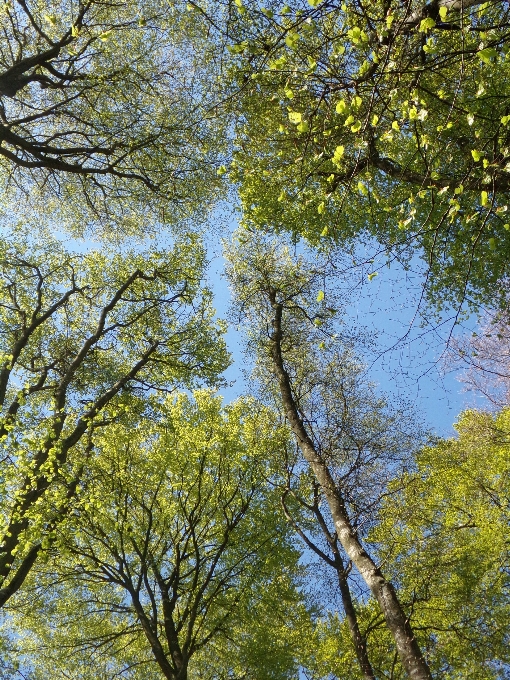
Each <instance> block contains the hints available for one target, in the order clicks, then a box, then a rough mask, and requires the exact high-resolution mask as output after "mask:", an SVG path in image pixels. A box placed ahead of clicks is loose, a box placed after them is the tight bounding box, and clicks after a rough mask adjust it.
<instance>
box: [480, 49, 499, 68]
mask: <svg viewBox="0 0 510 680" xmlns="http://www.w3.org/2000/svg"><path fill="white" fill-rule="evenodd" d="M478 56H479V57H480V59H481V60H482V61H483V62H484V63H486V64H489V63H490V60H491V59H493V58H494V57H497V56H498V53H497V51H496V50H495V49H494V48H493V47H486V48H485V49H483V50H480V52H478Z"/></svg>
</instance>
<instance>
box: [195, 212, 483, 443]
mask: <svg viewBox="0 0 510 680" xmlns="http://www.w3.org/2000/svg"><path fill="white" fill-rule="evenodd" d="M233 227H235V224H233V223H231V224H230V229H228V230H227V232H228V231H232V229H233ZM228 237H229V234H228V233H226V234H225V238H228ZM208 252H209V258H210V268H209V281H210V285H211V287H212V289H213V293H214V305H215V308H216V310H217V314H218V316H219V317H221V318H225V317H226V316H227V315H228V310H229V305H230V291H229V287H228V282H227V281H226V279H225V276H224V260H223V257H222V254H221V244H220V243H219V238H215V237H213V238H210V239H209V244H208ZM414 265H415V266H414V267H412V268H411V269H410V270H409V271H408V272H404V271H403V270H402V269H401V268H399V267H397V266H393V268H392V269H390V270H388V269H387V268H386V267H384V268H381V269H380V271H379V272H378V275H377V277H374V278H373V279H372V280H371V281H370V282H368V280H364V281H362V282H361V284H362V285H360V286H359V287H358V288H357V290H356V296H355V299H353V300H352V301H351V302H350V304H349V305H348V306H347V308H346V316H347V317H348V320H349V321H350V322H352V323H353V324H360V325H361V326H362V327H365V328H366V330H367V333H369V334H370V335H372V336H373V337H374V338H375V342H376V346H377V351H375V352H374V354H373V355H371V356H370V357H367V358H366V362H367V371H368V374H369V376H370V378H371V379H372V380H373V381H375V382H376V383H377V384H378V385H379V388H380V390H381V391H382V392H384V393H386V394H388V395H394V396H396V397H398V398H399V399H401V400H403V401H404V402H405V403H407V404H409V405H410V406H412V407H413V409H415V410H416V411H417V412H418V414H421V415H420V417H421V418H423V423H424V425H425V426H426V427H428V428H430V429H431V430H432V431H433V432H434V433H435V434H437V435H440V436H444V437H449V436H454V435H455V430H454V429H453V423H454V422H455V420H456V418H457V416H458V414H459V413H460V412H461V411H462V410H463V409H464V408H467V407H470V406H474V405H478V406H483V402H481V401H479V400H477V399H476V398H475V397H474V396H473V395H472V394H471V393H466V392H465V391H464V388H463V385H462V384H461V383H460V382H459V381H458V379H457V373H456V372H452V371H451V370H450V371H449V372H448V371H446V369H445V366H444V362H443V361H442V355H443V353H444V350H445V347H446V345H447V342H448V339H449V336H450V333H451V331H452V327H453V324H452V320H451V319H449V317H448V315H446V316H445V317H444V318H443V320H442V324H441V323H440V324H439V325H438V324H437V323H436V322H435V321H434V320H432V319H431V318H428V317H430V315H428V314H427V313H424V315H423V316H422V317H419V316H418V315H417V314H416V309H417V299H418V298H419V292H420V282H421V281H422V274H421V272H420V271H419V269H420V266H421V265H420V262H419V261H418V260H417V261H416V263H414ZM363 276H365V275H363ZM424 324H425V325H424ZM475 325H476V318H474V317H471V318H468V319H467V320H464V322H463V324H462V326H459V327H455V329H454V330H455V333H458V332H461V333H470V332H471V330H472V329H473V328H474V327H475ZM227 343H228V348H229V351H230V352H231V354H232V358H233V364H232V365H231V366H230V368H229V369H228V370H227V372H226V374H225V378H226V380H227V382H228V383H229V386H228V387H226V388H224V389H222V390H221V393H222V395H223V396H224V399H225V402H228V401H230V400H232V399H235V398H236V397H237V396H239V395H240V394H242V393H243V391H244V389H245V382H244V380H243V375H242V369H243V368H246V367H247V359H246V357H245V356H244V355H243V350H242V347H243V336H242V332H240V331H238V330H236V329H235V328H234V327H229V331H228V334H227Z"/></svg>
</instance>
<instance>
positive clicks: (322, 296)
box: [317, 290, 324, 302]
mask: <svg viewBox="0 0 510 680" xmlns="http://www.w3.org/2000/svg"><path fill="white" fill-rule="evenodd" d="M323 300H324V291H323V290H320V291H319V292H318V294H317V302H322V301H323Z"/></svg>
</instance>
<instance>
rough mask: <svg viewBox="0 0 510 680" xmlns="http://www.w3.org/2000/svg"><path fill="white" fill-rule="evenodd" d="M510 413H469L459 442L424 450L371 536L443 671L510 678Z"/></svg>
mask: <svg viewBox="0 0 510 680" xmlns="http://www.w3.org/2000/svg"><path fill="white" fill-rule="evenodd" d="M509 416H510V414H509V411H508V409H507V408H506V409H503V410H502V411H500V412H498V413H496V414H493V415H492V414H488V413H483V412H477V411H466V412H464V413H462V414H461V415H460V417H459V419H458V422H457V424H456V426H455V427H456V429H457V432H458V436H457V437H456V438H451V439H447V440H441V441H438V442H437V444H436V445H434V446H431V447H426V448H424V449H423V450H422V451H420V452H419V454H418V456H417V461H416V462H417V469H416V471H413V472H411V473H409V474H408V475H407V476H405V477H404V478H403V480H401V483H400V484H399V485H398V486H397V485H395V489H394V491H396V492H397V493H394V494H393V495H392V496H391V500H388V502H387V503H385V507H384V509H383V512H382V515H381V518H382V521H381V523H380V524H379V525H378V526H377V528H375V529H374V531H373V534H372V536H371V539H370V540H371V542H372V544H373V545H374V547H375V546H377V549H378V551H379V557H380V559H382V560H384V563H385V564H386V569H387V570H388V572H389V573H390V574H392V577H393V578H394V579H395V581H396V582H397V583H398V584H399V588H400V592H401V593H402V597H403V598H404V600H405V601H408V602H410V603H412V607H411V621H412V623H413V626H414V627H415V629H416V630H419V634H420V638H421V640H422V643H423V645H425V646H426V647H427V649H428V650H429V658H430V660H431V667H432V668H433V669H434V670H435V672H436V673H437V674H438V675H440V677H448V678H449V677H451V678H454V677H469V678H474V679H476V680H478V679H480V680H482V679H483V680H492V679H493V678H501V679H502V678H506V677H508V664H509V663H510V655H509V651H508V650H509V630H508V620H509V615H510V598H509V596H508V585H509V573H510V556H509V546H508V522H509V520H510V517H509V504H508V498H509V492H510V489H509V480H510V474H509V472H510V469H509V468H510V455H509V453H510V451H509V444H508V433H509V425H510V419H509ZM377 634H380V629H379V631H377V632H376V635H377Z"/></svg>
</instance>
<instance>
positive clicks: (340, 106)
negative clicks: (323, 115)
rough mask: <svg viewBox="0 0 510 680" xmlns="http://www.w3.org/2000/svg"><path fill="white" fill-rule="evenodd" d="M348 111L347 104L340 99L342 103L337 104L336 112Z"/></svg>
mask: <svg viewBox="0 0 510 680" xmlns="http://www.w3.org/2000/svg"><path fill="white" fill-rule="evenodd" d="M346 109H347V104H346V103H345V101H344V100H343V99H340V101H339V102H338V103H337V105H336V107H335V111H336V112H337V113H344V111H345V110H346Z"/></svg>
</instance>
